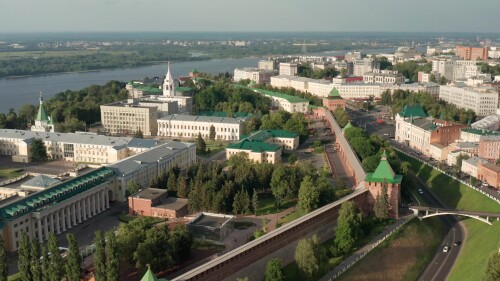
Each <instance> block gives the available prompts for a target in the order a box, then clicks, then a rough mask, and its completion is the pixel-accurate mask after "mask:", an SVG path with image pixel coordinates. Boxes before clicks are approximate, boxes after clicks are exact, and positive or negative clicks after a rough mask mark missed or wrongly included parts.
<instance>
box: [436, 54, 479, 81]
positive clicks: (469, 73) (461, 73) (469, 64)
mask: <svg viewBox="0 0 500 281" xmlns="http://www.w3.org/2000/svg"><path fill="white" fill-rule="evenodd" d="M432 72H433V73H438V74H439V75H441V76H444V77H445V78H446V79H447V80H449V81H454V80H456V79H464V78H471V77H475V76H478V75H479V74H481V70H480V68H479V66H477V62H476V60H450V59H438V60H434V61H432Z"/></svg>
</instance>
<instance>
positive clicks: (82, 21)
mask: <svg viewBox="0 0 500 281" xmlns="http://www.w3.org/2000/svg"><path fill="white" fill-rule="evenodd" d="M461 3H462V4H461ZM283 7H286V9H284V8H283ZM0 9H2V10H3V11H9V12H8V13H5V14H4V16H2V18H0V26H2V28H1V29H0V33H16V32H96V31H99V32H134V31H135V32H138V31H154V32H176V31H178V32H185V31H186V32H187V31H202V32H203V31H223V32H224V31H228V32H234V31H240V32H262V31H273V32H294V31H296V32H308V31H318V32H325V31H326V32H327V31H340V32H342V31H344V32H356V31H358V32H365V31H368V32H371V31H373V32H376V31H379V32H497V31H498V30H497V29H496V28H495V27H496V26H499V25H500V18H499V17H498V16H497V13H496V11H498V10H499V9H500V2H498V1H495V0H483V1H481V2H480V3H474V7H473V9H472V8H471V7H470V5H466V2H465V1H463V0H457V1H453V0H443V1H440V5H439V6H436V5H435V2H434V1H430V0H422V1H418V2H415V1H406V0H405V1H401V0H381V1H367V0H357V1H350V2H345V1H326V0H312V1H308V2H298V1H284V0H277V1H264V0H255V1H253V2H252V3H251V5H244V4H242V3H241V2H238V1H229V0H216V1H210V2H208V1H203V2H200V1H196V0H186V1H182V2H171V1H160V0H150V1H148V3H147V4H146V5H145V4H144V3H143V2H140V1H137V0H124V1H117V0H106V1H97V0H89V1H85V2H81V1H74V0H70V1H63V0H47V1H44V2H43V3H42V2H35V1H30V0H21V1H15V2H11V1H0ZM207 11H208V12H207ZM254 15H258V18H256V17H255V16H254ZM428 19H432V20H428Z"/></svg>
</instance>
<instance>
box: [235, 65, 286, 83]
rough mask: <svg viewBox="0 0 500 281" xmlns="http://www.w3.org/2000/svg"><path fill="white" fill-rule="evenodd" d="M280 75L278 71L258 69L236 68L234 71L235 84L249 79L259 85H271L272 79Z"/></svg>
mask: <svg viewBox="0 0 500 281" xmlns="http://www.w3.org/2000/svg"><path fill="white" fill-rule="evenodd" d="M275 75H278V71H276V70H273V69H271V70H262V69H258V68H250V67H247V68H235V69H234V76H233V80H234V82H238V81H240V80H245V79H249V80H250V81H254V82H255V83H257V84H262V83H269V82H270V81H271V77H272V76H275Z"/></svg>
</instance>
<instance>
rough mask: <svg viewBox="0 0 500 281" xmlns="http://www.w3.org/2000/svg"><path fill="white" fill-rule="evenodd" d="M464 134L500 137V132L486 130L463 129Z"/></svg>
mask: <svg viewBox="0 0 500 281" xmlns="http://www.w3.org/2000/svg"><path fill="white" fill-rule="evenodd" d="M462 132H466V133H470V134H474V135H480V136H500V132H498V131H491V130H485V129H462Z"/></svg>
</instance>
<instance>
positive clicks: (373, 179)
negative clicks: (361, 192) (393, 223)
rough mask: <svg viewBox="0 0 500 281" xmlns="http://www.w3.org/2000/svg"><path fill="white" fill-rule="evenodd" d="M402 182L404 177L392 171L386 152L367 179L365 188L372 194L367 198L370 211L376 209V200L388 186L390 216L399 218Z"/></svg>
mask: <svg viewBox="0 0 500 281" xmlns="http://www.w3.org/2000/svg"><path fill="white" fill-rule="evenodd" d="M402 180H403V176H401V175H396V173H394V170H392V168H391V165H390V164H389V161H387V154H386V153H385V151H384V152H383V153H382V158H381V159H380V163H379V164H378V167H377V169H375V172H373V173H368V174H367V175H366V178H365V187H366V188H367V189H368V190H369V192H370V194H369V195H368V198H367V205H368V209H369V210H373V209H374V207H375V201H376V198H377V196H378V195H379V194H380V193H381V191H382V187H383V185H384V184H386V185H387V192H388V195H389V216H390V217H391V218H395V219H397V218H398V217H399V202H401V193H400V188H401V181H402Z"/></svg>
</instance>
